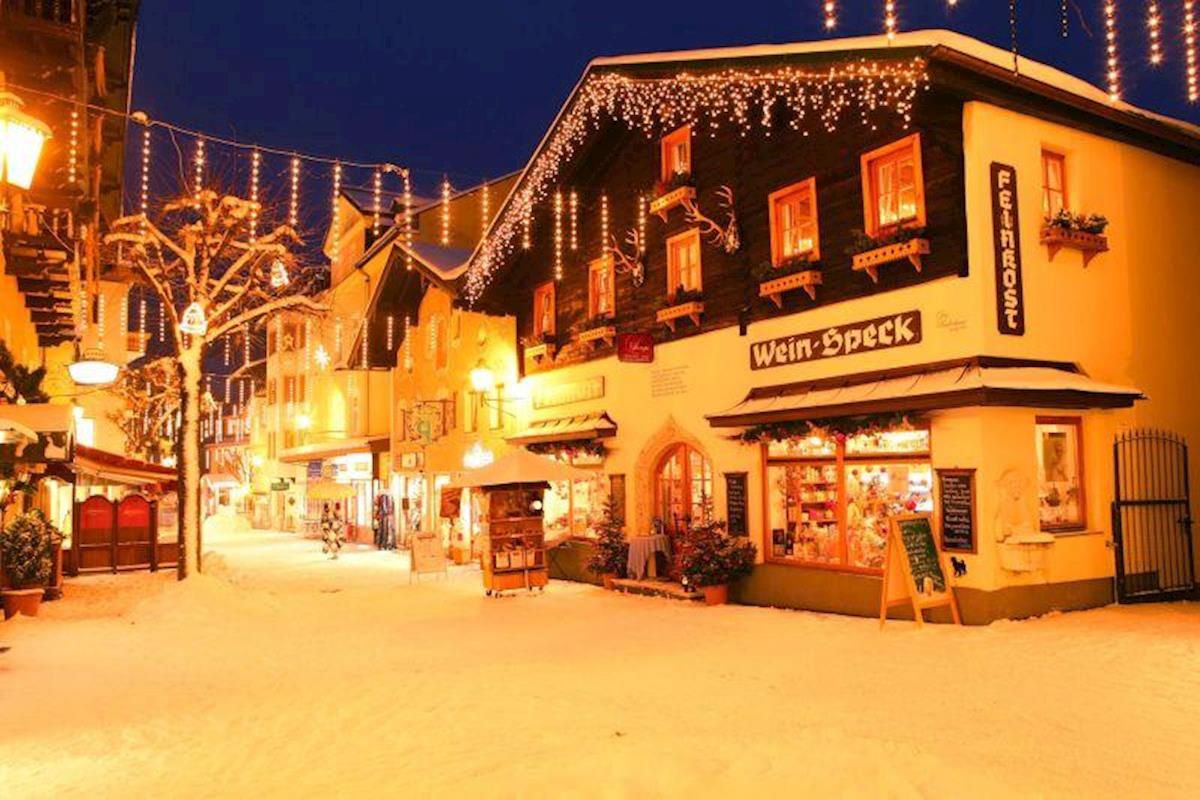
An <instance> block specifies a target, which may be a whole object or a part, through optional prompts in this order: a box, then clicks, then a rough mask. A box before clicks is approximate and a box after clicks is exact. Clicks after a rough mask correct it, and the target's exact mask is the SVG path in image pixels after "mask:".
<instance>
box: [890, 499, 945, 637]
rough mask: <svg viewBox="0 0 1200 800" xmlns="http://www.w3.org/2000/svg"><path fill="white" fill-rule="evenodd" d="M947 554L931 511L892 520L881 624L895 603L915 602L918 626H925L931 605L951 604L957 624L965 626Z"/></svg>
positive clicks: (896, 517)
mask: <svg viewBox="0 0 1200 800" xmlns="http://www.w3.org/2000/svg"><path fill="white" fill-rule="evenodd" d="M949 574H950V572H949V570H947V569H946V556H945V554H944V553H942V551H941V549H940V548H939V547H938V543H937V537H936V536H934V535H933V518H932V516H931V515H929V514H901V515H898V516H895V517H892V519H891V531H890V533H889V534H888V545H887V555H886V557H885V560H884V562H883V596H882V597H881V598H880V601H879V627H881V628H882V627H883V624H884V623H885V622H887V612H888V609H889V608H891V607H892V606H897V605H903V604H905V603H911V604H912V610H913V616H914V617H916V620H917V625H918V626H924V624H925V620H924V619H923V616H924V611H925V609H927V608H937V607H938V606H950V616H951V617H953V619H954V624H955V625H961V624H962V620H961V619H959V616H958V602H957V601H956V600H955V599H954V587H952V586H951V585H950V581H949V579H948V578H947V576H948V575H949Z"/></svg>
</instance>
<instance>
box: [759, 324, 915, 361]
mask: <svg viewBox="0 0 1200 800" xmlns="http://www.w3.org/2000/svg"><path fill="white" fill-rule="evenodd" d="M920 341H921V312H920V311H904V312H901V313H899V314H892V315H890V316H886V317H879V318H877V319H869V320H866V321H865V322H851V323H849V324H846V325H834V326H833V327H831V328H825V329H823V330H818V331H808V332H807V333H797V334H793V335H791V336H781V337H779V338H778V339H768V340H767V341H765V342H755V343H754V344H752V345H750V369H767V368H769V367H785V366H788V365H790V364H803V363H805V362H808V361H819V360H821V359H823V358H835V357H837V356H848V355H852V354H854V353H868V352H872V351H875V350H887V349H889V348H892V347H903V346H905V345H910V344H917V343H919V342H920Z"/></svg>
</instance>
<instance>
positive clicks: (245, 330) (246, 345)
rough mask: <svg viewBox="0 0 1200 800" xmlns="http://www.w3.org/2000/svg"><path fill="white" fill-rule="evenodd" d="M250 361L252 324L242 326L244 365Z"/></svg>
mask: <svg viewBox="0 0 1200 800" xmlns="http://www.w3.org/2000/svg"><path fill="white" fill-rule="evenodd" d="M249 363H250V326H249V325H243V326H242V366H243V367H244V366H247V365H248V364H249Z"/></svg>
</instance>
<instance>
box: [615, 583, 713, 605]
mask: <svg viewBox="0 0 1200 800" xmlns="http://www.w3.org/2000/svg"><path fill="white" fill-rule="evenodd" d="M613 589H614V590H615V591H618V592H624V593H625V594H640V595H645V596H647V597H665V598H667V599H669V600H686V601H690V602H701V603H703V602H704V593H703V592H692V591H688V590H687V589H685V588H683V586H681V585H679V584H678V583H673V582H671V581H659V580H641V581H638V580H632V579H629V578H617V579H616V580H614V581H613Z"/></svg>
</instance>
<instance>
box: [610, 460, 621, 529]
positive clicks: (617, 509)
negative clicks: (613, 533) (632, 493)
mask: <svg viewBox="0 0 1200 800" xmlns="http://www.w3.org/2000/svg"><path fill="white" fill-rule="evenodd" d="M608 492H609V494H610V495H612V501H613V515H614V516H615V517H616V520H617V522H620V523H622V524H623V523H624V522H625V474H624V473H618V474H615V475H609V476H608Z"/></svg>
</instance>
